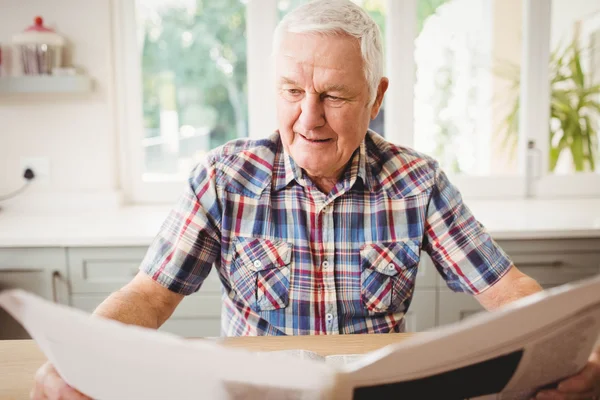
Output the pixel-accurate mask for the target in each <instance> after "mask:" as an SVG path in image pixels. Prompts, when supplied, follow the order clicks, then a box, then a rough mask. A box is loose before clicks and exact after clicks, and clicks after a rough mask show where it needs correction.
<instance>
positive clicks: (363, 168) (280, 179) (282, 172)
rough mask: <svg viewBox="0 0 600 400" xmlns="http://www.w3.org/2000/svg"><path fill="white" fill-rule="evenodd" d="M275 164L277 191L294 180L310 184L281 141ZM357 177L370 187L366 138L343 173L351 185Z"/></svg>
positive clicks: (300, 183)
mask: <svg viewBox="0 0 600 400" xmlns="http://www.w3.org/2000/svg"><path fill="white" fill-rule="evenodd" d="M275 164H276V165H275V168H274V174H273V188H274V190H275V191H278V190H281V189H283V188H284V187H286V186H287V185H289V183H290V182H291V181H293V180H295V181H296V182H297V183H298V184H299V185H301V186H306V185H309V184H310V181H309V180H308V178H307V177H306V176H305V175H304V171H303V170H302V168H300V167H299V166H298V164H296V162H295V161H294V159H293V158H292V157H291V156H290V155H289V154H288V153H287V152H286V151H285V150H284V148H283V144H282V143H281V142H280V149H279V154H278V157H277V158H276V163H275ZM357 178H360V179H361V181H362V184H363V185H364V187H365V188H367V189H368V188H369V187H370V180H369V179H368V176H367V151H366V144H365V141H364V140H363V141H362V142H361V144H360V146H359V148H358V149H357V151H355V152H354V154H353V155H352V157H351V158H350V161H349V163H348V167H347V168H346V170H345V172H344V173H343V174H342V180H343V181H344V182H348V183H349V187H353V186H354V185H355V184H356V183H357V181H358V179H357Z"/></svg>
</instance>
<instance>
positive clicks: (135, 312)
mask: <svg viewBox="0 0 600 400" xmlns="http://www.w3.org/2000/svg"><path fill="white" fill-rule="evenodd" d="M148 300H149V299H147V297H146V295H145V294H143V293H139V292H136V291H135V290H131V289H128V288H123V289H121V290H119V291H117V292H114V293H113V294H111V295H110V296H108V297H107V298H106V300H104V301H103V302H102V304H100V305H99V306H98V307H97V308H96V310H95V311H94V315H99V316H101V317H105V318H110V319H114V320H117V321H120V322H123V323H125V324H131V325H139V326H144V327H147V328H153V329H157V328H158V327H159V326H160V325H161V324H162V322H163V321H160V320H159V316H158V312H157V310H156V308H155V307H154V306H153V305H152V303H151V302H150V301H148Z"/></svg>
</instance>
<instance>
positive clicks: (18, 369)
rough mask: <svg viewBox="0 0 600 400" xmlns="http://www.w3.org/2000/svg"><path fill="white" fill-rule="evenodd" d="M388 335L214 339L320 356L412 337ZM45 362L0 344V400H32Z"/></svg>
mask: <svg viewBox="0 0 600 400" xmlns="http://www.w3.org/2000/svg"><path fill="white" fill-rule="evenodd" d="M410 336H411V334H410V333H397V334H389V335H383V334H380V335H330V336H260V337H232V338H211V339H210V340H216V341H218V342H220V343H223V344H224V345H226V346H229V347H236V348H245V349H248V350H252V351H275V350H289V349H304V350H311V351H315V352H317V353H319V354H321V355H329V354H360V353H368V352H369V351H373V350H376V349H379V348H381V347H384V346H386V345H388V344H391V343H397V342H400V341H402V340H405V339H406V338H408V337H410ZM45 360H46V357H45V356H44V354H43V353H42V352H41V351H40V349H39V348H38V347H37V345H36V343H35V342H34V341H33V340H2V341H0V399H1V400H22V399H29V392H30V390H31V388H32V385H33V376H34V374H35V371H36V370H37V369H38V368H39V367H40V365H42V364H43V363H44V362H45Z"/></svg>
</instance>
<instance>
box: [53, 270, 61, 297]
mask: <svg viewBox="0 0 600 400" xmlns="http://www.w3.org/2000/svg"><path fill="white" fill-rule="evenodd" d="M60 279H61V276H60V271H53V272H52V301H53V302H55V303H58V289H57V287H56V281H57V280H60Z"/></svg>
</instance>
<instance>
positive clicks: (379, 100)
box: [371, 77, 390, 119]
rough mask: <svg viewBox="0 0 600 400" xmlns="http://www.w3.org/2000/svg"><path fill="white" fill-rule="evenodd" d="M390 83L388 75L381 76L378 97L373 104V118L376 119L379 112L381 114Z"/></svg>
mask: <svg viewBox="0 0 600 400" xmlns="http://www.w3.org/2000/svg"><path fill="white" fill-rule="evenodd" d="M389 83H390V82H389V80H388V78H386V77H383V78H381V80H380V81H379V86H378V87H377V97H375V102H374V103H373V105H372V106H371V119H375V117H376V116H377V114H379V109H380V108H381V104H382V103H383V96H384V95H385V92H386V90H387V88H388V85H389Z"/></svg>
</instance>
